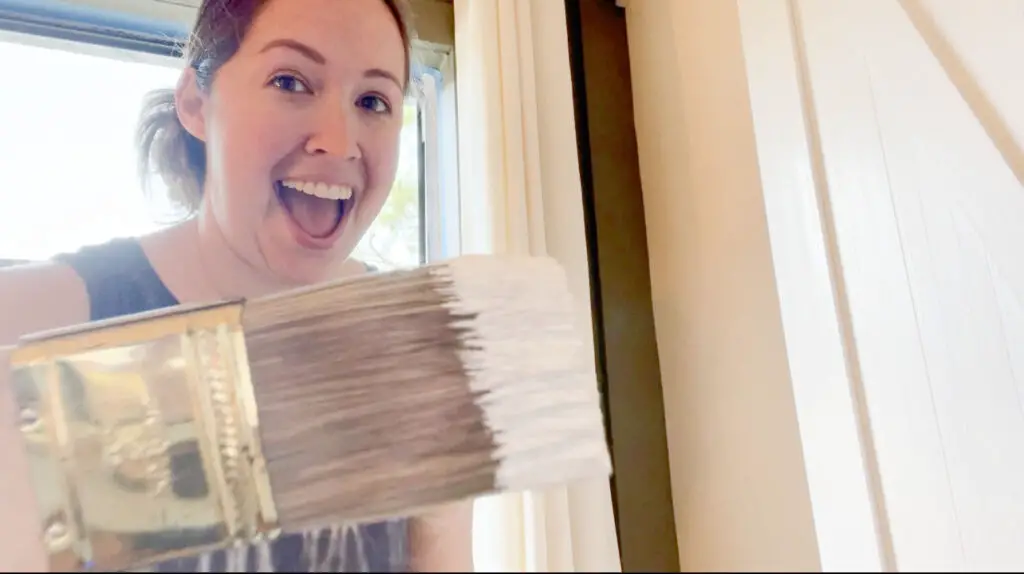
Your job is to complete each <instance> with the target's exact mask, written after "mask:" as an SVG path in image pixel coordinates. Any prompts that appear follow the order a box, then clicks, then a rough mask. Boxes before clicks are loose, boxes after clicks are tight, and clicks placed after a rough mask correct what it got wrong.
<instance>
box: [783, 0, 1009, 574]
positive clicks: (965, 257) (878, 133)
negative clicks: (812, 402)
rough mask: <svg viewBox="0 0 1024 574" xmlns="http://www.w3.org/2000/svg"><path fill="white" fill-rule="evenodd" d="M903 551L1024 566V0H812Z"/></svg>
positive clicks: (818, 113) (812, 76)
mask: <svg viewBox="0 0 1024 574" xmlns="http://www.w3.org/2000/svg"><path fill="white" fill-rule="evenodd" d="M792 6H793V7H794V8H795V10H794V15H795V16H796V19H795V22H796V26H795V28H794V30H795V33H796V35H797V38H796V45H797V46H798V50H799V51H800V54H798V57H799V58H800V59H801V60H802V61H803V62H805V64H806V65H805V68H804V76H805V77H804V81H805V83H806V87H807V90H806V94H805V95H806V96H807V101H806V102H805V105H806V107H807V110H808V112H809V115H810V116H812V119H813V122H812V126H814V128H813V129H815V130H816V136H817V137H816V139H817V141H819V142H820V153H821V157H822V158H823V175H824V180H825V181H824V182H822V183H823V187H824V188H825V189H826V198H825V201H827V202H828V204H829V206H830V207H831V216H832V222H831V223H832V225H833V227H834V229H835V236H834V242H835V247H836V249H835V252H834V263H835V264H836V265H837V266H838V268H839V269H840V273H839V277H840V278H841V280H842V282H843V287H844V291H845V294H846V296H847V298H848V303H849V310H850V311H849V317H847V320H848V321H849V322H850V324H851V327H852V332H853V335H854V337H853V341H852V346H853V349H851V351H852V353H853V355H854V356H855V360H856V361H857V364H858V367H859V369H858V370H859V372H860V374H861V377H860V381H859V382H858V384H861V385H863V390H864V395H865V397H866V403H867V404H866V412H865V413H864V415H865V416H866V418H867V420H868V422H869V425H870V429H871V433H872V436H873V443H874V446H875V450H876V452H875V456H876V462H877V469H878V474H879V478H880V484H881V491H882V492H880V493H878V495H879V501H880V507H881V508H882V509H883V515H884V518H885V519H886V520H887V522H888V530H889V532H890V533H891V536H892V548H893V553H894V554H895V556H894V558H895V562H896V566H897V567H898V568H899V569H900V570H920V569H932V568H953V569H961V568H979V569H989V570H991V569H1009V568H1020V567H1021V566H1022V565H1024V545H1021V544H1020V540H1022V539H1024V448H1022V447H1024V408H1022V404H1024V400H1022V396H1024V395H1022V393H1021V389H1022V388H1024V380H1022V378H1021V377H1022V376H1024V313H1022V312H1021V308H1022V305H1021V302H1022V301H1024V256H1022V253H1024V193H1022V191H1024V189H1022V185H1021V180H1022V178H1021V173H1022V171H1024V170H1022V168H1021V166H1022V165H1024V162H1022V161H1021V159H1020V158H1021V157H1024V154H1022V152H1021V145H1020V142H1021V141H1024V74H1022V73H1021V72H1020V69H1021V68H1020V58H1021V56H1024V3H1021V2H1019V1H1016V0H976V1H975V2H962V1H961V0H930V1H923V0H922V1H909V0H908V1H905V2H901V1H899V0H858V1H856V2H852V1H849V0H833V1H823V0H797V1H796V2H794V4H792Z"/></svg>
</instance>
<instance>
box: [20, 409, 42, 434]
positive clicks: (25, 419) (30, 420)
mask: <svg viewBox="0 0 1024 574" xmlns="http://www.w3.org/2000/svg"><path fill="white" fill-rule="evenodd" d="M39 422H40V421H39V413H37V412H36V411H35V409H29V408H25V409H21V412H20V413H18V424H19V427H20V428H21V429H22V430H23V431H28V430H32V429H33V428H34V427H36V426H37V425H38V424H39Z"/></svg>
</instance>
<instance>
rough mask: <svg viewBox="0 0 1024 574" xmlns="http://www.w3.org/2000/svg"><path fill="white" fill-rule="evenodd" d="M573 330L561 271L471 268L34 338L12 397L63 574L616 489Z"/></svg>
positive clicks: (49, 542) (411, 272) (585, 357)
mask: <svg viewBox="0 0 1024 574" xmlns="http://www.w3.org/2000/svg"><path fill="white" fill-rule="evenodd" d="M574 321H575V310H574V303H573V298H572V296H571V295H570V293H569V289H568V286H567V282H566V278H565V275H564V273H563V271H562V269H561V267H560V266H559V265H558V264H557V263H556V262H554V261H553V260H551V259H548V258H535V257H511V256H508V257H505V256H466V257H460V258H456V259H453V260H450V261H447V262H444V263H438V264H432V265H427V266H423V267H419V268H415V269H405V270H399V271H391V272H386V273H377V274H372V275H364V276H359V277H355V278H349V279H345V280H342V281H337V282H332V283H327V284H322V285H318V286H315V287H310V288H305V289H300V290H294V291H290V292H286V293H282V294H278V295H274V296H270V297H264V298H259V299H251V300H243V301H232V302H223V303H217V304H212V305H203V306H181V307H177V308H173V309H168V310H163V311H157V312H151V313H144V314H139V315H133V316H129V317H123V318H119V319H114V320H108V321H104V322H98V323H92V324H88V325H83V326H78V327H74V328H71V329H64V330H61V331H53V332H48V333H41V334H38V335H34V336H31V337H26V338H24V339H23V340H22V341H21V343H20V344H19V345H18V347H17V348H16V349H14V350H13V352H12V354H11V365H12V382H13V384H14V388H15V393H16V399H17V402H18V407H19V412H20V416H21V423H20V424H21V431H22V433H21V435H22V437H23V439H24V442H25V444H26V448H27V451H28V453H29V459H30V466H31V472H32V482H33V488H34V491H35V494H36V497H37V501H38V504H39V508H40V511H41V515H42V516H43V524H44V532H43V534H42V535H43V538H44V543H45V547H46V549H47V552H48V555H49V559H50V565H51V568H52V569H55V570H56V569H61V570H79V571H81V570H90V569H95V570H106V571H110V570H126V569H136V568H141V567H145V566H147V565H151V564H153V563H156V562H161V561H164V560H167V559H170V558H175V557H183V556H194V555H198V554H200V553H203V552H208V551H210V550H215V549H220V548H225V547H228V546H231V545H237V544H247V543H253V542H256V541H259V540H262V539H266V538H272V537H274V536H277V535H279V534H280V533H281V532H298V531H302V530H305V529H308V528H313V527H321V526H327V525H333V524H339V523H349V524H351V523H361V522H368V521H372V520H381V519H385V518H390V517H398V516H410V515H416V514H418V513H420V512H422V511H424V510H428V509H430V508H432V507H436V506H439V505H444V504H448V503H452V502H456V501H460V500H465V499H470V498H475V497H478V496H483V495H488V494H493V493H499V492H507V491H522V490H533V489H543V488H546V487H549V486H556V485H562V484H566V483H571V482H574V481H577V480H583V479H589V478H594V477H605V476H608V475H609V474H610V473H611V464H610V459H609V453H608V448H607V445H606V442H605V429H604V424H603V417H602V413H601V407H600V399H599V393H598V389H597V384H596V377H595V374H594V368H593V364H592V362H591V358H590V356H589V354H588V353H587V352H586V350H587V348H586V346H585V343H586V339H585V338H584V334H583V333H582V332H581V331H580V330H578V329H577V326H576V325H575V322H574ZM112 536H113V537H114V538H115V539H117V540H120V541H121V543H120V544H115V545H109V544H100V543H99V541H100V540H101V539H103V540H107V539H110V538H111V537H112ZM155 539H159V540H160V541H161V542H160V543H159V544H153V543H152V540H155ZM147 540H148V541H150V542H146V541H147ZM111 546H112V549H111V548H109V547H111Z"/></svg>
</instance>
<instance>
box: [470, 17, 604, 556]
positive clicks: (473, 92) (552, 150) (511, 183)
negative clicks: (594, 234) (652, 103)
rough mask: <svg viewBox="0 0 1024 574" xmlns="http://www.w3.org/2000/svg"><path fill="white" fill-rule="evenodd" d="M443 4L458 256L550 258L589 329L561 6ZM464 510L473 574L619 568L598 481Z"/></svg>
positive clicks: (505, 497)
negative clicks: (452, 72)
mask: <svg viewBox="0 0 1024 574" xmlns="http://www.w3.org/2000/svg"><path fill="white" fill-rule="evenodd" d="M454 5H455V66H456V86H457V91H458V124H459V128H458V137H459V154H458V158H459V189H460V197H461V198H460V211H461V215H460V221H461V230H460V231H461V243H462V252H463V253H502V252H515V253H531V254H535V255H543V254H546V255H550V256H552V257H554V258H556V259H557V260H558V261H559V262H560V263H561V264H562V265H563V266H564V267H565V270H566V272H567V273H568V276H569V281H570V287H571V288H572V289H573V291H574V295H575V296H576V300H577V305H578V314H577V316H578V317H579V322H580V328H581V331H582V332H584V333H590V332H591V329H592V325H591V316H590V291H589V275H588V265H587V250H586V238H585V235H584V223H583V204H582V190H581V185H580V174H579V160H578V157H577V154H576V133H575V119H574V109H573V101H572V82H571V77H570V71H569V53H568V39H567V33H566V24H565V6H564V4H563V2H561V1H558V0H455V1H454ZM591 352H592V349H591ZM476 507H477V510H476V515H475V525H474V557H475V561H476V570H477V571H480V572H573V571H580V572H618V571H621V564H620V562H619V552H618V543H617V541H616V537H615V524H614V517H613V514H612V504H611V494H610V490H609V483H608V480H606V479H604V480H594V481H588V482H582V483H577V484H571V485H566V486H565V487H562V488H556V489H551V490H547V491H544V492H529V493H524V494H505V495H500V496H494V497H489V498H484V499H481V500H479V501H477V503H476Z"/></svg>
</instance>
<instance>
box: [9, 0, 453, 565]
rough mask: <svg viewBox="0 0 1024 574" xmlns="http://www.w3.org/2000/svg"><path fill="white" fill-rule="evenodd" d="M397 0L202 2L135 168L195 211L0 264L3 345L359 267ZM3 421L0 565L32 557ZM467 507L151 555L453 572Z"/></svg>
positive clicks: (400, 64)
mask: <svg viewBox="0 0 1024 574" xmlns="http://www.w3.org/2000/svg"><path fill="white" fill-rule="evenodd" d="M401 8H402V7H401V6H400V5H399V2H398V0H262V1H261V0H204V1H203V3H202V6H201V7H200V9H199V17H198V20H197V22H196V25H195V29H194V30H193V37H192V40H191V42H190V45H189V46H188V49H187V50H186V58H187V61H188V66H186V67H185V69H184V71H183V73H182V75H181V78H180V80H179V82H178V85H177V88H176V89H175V90H173V91H172V90H167V91H166V93H158V94H155V95H154V96H153V97H152V98H151V99H150V100H149V101H147V103H146V108H145V112H144V114H143V117H142V122H141V125H140V128H139V143H140V147H141V149H140V153H141V165H142V167H143V168H144V170H145V173H149V172H151V171H154V170H155V171H157V172H159V174H160V175H161V176H162V177H163V179H164V180H165V182H166V183H167V184H168V188H169V190H170V192H171V193H172V194H173V199H174V200H176V201H177V203H179V204H180V205H181V206H183V207H185V208H187V209H188V210H189V211H190V212H192V214H193V216H192V217H189V218H188V219H186V220H185V221H183V222H182V223H181V224H179V225H176V226H174V227H171V228H168V229H166V230H163V231H161V232H158V233H155V234H153V235H149V236H146V237H142V238H140V239H130V240H128V239H122V240H116V241H112V242H110V243H107V244H104V245H100V246H94V247H88V248H84V249H82V250H81V251H79V252H77V253H73V254H69V255H66V256H62V257H58V258H56V260H55V261H52V262H48V263H44V264H37V265H31V266H17V267H14V268H10V269H4V270H0V317H2V324H0V345H9V344H12V343H14V342H15V341H16V340H17V338H18V337H20V336H21V335H23V334H26V333H30V332H37V331H41V330H46V329H51V328H55V327H60V326H66V325H73V324H79V323H84V322H87V321H90V320H99V319H104V318H108V317H114V316H118V315H124V314H128V313H136V312H141V311H145V310H150V309H155V308H160V307H166V306H170V305H175V304H178V303H192V302H203V301H210V300H217V299H224V298H235V297H256V296H261V295H264V294H267V293H271V292H275V291H279V290H281V289H286V288H291V287H296V286H300V285H303V284H308V283H313V282H318V281H322V280H326V279H331V278H337V277H340V276H345V275H351V274H356V273H363V272H365V271H366V269H365V267H364V265H362V264H361V263H359V262H357V261H355V260H353V259H351V258H350V257H349V255H350V253H351V252H352V249H353V248H354V247H355V246H356V244H357V243H358V242H359V239H360V237H361V236H362V235H363V233H364V232H365V231H366V230H367V228H368V227H369V226H370V224H371V222H372V221H373V219H374V218H375V217H376V216H377V214H378V212H379V211H380V209H381V206H382V205H383V203H384V201H385V199H386V198H387V195H388V192H389V190H390V188H391V185H392V181H393V179H394V177H395V172H396V166H397V155H398V147H399V146H398V143H399V133H400V130H401V127H402V104H403V97H404V92H405V90H406V87H407V82H408V78H409V64H410V63H409V58H410V53H409V52H410V46H409V30H408V27H407V24H406V20H405V19H404V12H403V11H402V9H401ZM4 360H5V361H6V358H4ZM4 374H5V376H6V370H4ZM4 388H6V385H4ZM0 397H2V401H3V402H4V404H2V405H0V412H2V413H3V414H2V415H0V416H3V417H10V416H12V415H11V413H12V412H13V409H12V407H11V397H10V396H9V394H8V393H7V392H2V393H0ZM0 426H2V429H0V433H3V434H2V435H0V456H3V457H4V460H6V461H10V462H9V464H8V466H7V468H6V469H5V471H4V472H3V473H0V475H2V477H3V478H0V509H3V510H2V511H0V512H5V513H7V514H6V516H7V517H17V518H11V519H4V520H0V569H3V570H6V571H13V570H18V569H23V568H27V569H29V570H38V569H40V568H42V566H43V565H42V564H41V562H40V557H41V555H42V554H41V547H40V542H39V540H38V534H37V533H38V530H36V529H34V528H26V526H25V524H26V522H25V521H26V519H25V518H24V517H26V516H32V515H34V513H35V508H34V505H33V504H32V502H31V500H32V498H31V495H30V491H29V487H28V484H27V483H26V476H27V472H26V471H25V461H24V456H23V455H22V454H21V452H20V450H19V449H20V443H19V442H18V439H17V437H16V436H12V433H13V431H12V430H10V429H12V428H14V427H13V422H12V421H11V420H10V419H9V418H8V419H7V420H4V421H0ZM470 516H471V514H470V507H469V505H468V504H460V505H457V507H453V508H450V509H444V510H441V511H437V512H436V513H434V514H433V515H430V516H423V517H417V518H414V519H410V520H409V521H408V522H406V521H396V522H393V523H385V524H373V525H365V526H361V527H359V528H358V529H357V530H355V531H353V532H351V533H349V534H350V535H349V536H348V537H347V538H343V536H344V531H342V532H340V533H339V532H338V531H337V529H335V530H331V531H327V532H324V533H307V534H305V535H302V534H299V535H296V536H289V537H284V538H282V539H281V540H279V541H277V542H275V543H274V544H273V545H272V546H271V547H269V548H266V547H264V548H253V549H250V551H248V552H243V553H240V554H241V555H236V554H237V553H236V554H231V553H215V554H213V555H211V556H206V557H203V558H202V559H201V560H198V562H197V561H195V560H192V561H188V560H180V561H176V562H174V563H168V564H163V565H160V567H159V568H158V570H161V571H196V569H197V568H198V569H201V570H205V569H208V570H214V571H216V570H226V569H236V568H241V569H246V570H250V571H253V570H264V571H265V570H267V569H270V568H273V570H275V571H281V572H285V571H292V572H294V571H322V570H324V569H331V570H342V571H347V570H356V569H368V570H374V571H381V570H403V569H412V570H414V571H439V570H459V571H465V570H467V569H472V564H471V562H472V561H471V544H470V523H471V519H470ZM31 520H36V519H34V518H33V519H31ZM353 540H354V541H356V542H357V543H358V544H361V547H360V548H359V549H358V550H359V551H358V552H352V544H353ZM343 549H347V550H348V552H344V551H342V550H343ZM342 557H344V558H345V559H344V560H342ZM238 560H241V561H242V563H241V564H240V563H238ZM341 562H345V563H344V564H341Z"/></svg>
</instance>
